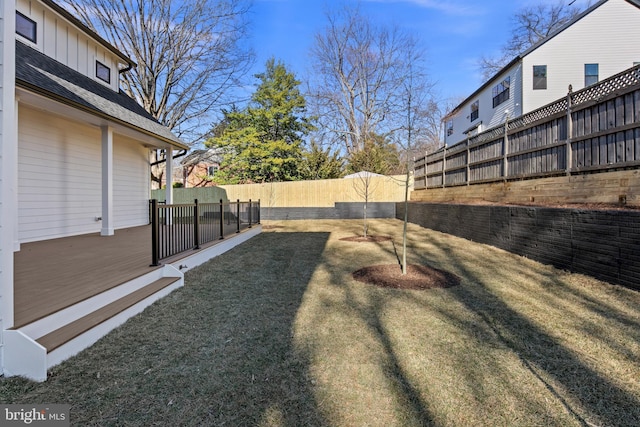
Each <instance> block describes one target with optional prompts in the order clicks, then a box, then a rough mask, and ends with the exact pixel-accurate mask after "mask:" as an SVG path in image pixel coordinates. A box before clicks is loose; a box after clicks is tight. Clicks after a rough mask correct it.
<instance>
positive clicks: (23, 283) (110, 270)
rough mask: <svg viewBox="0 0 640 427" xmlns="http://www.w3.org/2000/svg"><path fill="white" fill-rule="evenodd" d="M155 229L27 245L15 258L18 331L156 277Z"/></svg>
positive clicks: (134, 229) (88, 235)
mask: <svg viewBox="0 0 640 427" xmlns="http://www.w3.org/2000/svg"><path fill="white" fill-rule="evenodd" d="M150 264H151V227H150V226H143V227H134V228H128V229H121V230H116V232H115V235H113V236H108V237H104V236H100V235H99V233H95V234H87V235H82V236H75V237H65V238H61V239H53V240H47V241H42V242H33V243H25V244H22V245H21V249H20V251H19V252H16V253H15V280H14V286H15V288H14V310H15V311H14V327H16V328H17V327H21V326H23V325H26V324H28V323H31V322H33V321H35V320H37V319H40V318H42V317H44V316H47V315H49V314H51V313H55V312H56V311H59V310H61V309H63V308H65V307H68V306H70V305H72V304H74V303H77V302H80V301H83V300H85V299H87V298H89V297H92V296H94V295H97V294H99V293H101V292H104V291H106V290H108V289H111V288H113V287H115V286H118V285H120V284H122V283H125V282H127V281H129V280H132V279H134V278H136V277H139V276H142V275H144V274H146V273H149V272H151V271H152V270H153V269H155V268H159V267H150Z"/></svg>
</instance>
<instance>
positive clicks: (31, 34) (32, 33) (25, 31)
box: [16, 12, 37, 43]
mask: <svg viewBox="0 0 640 427" xmlns="http://www.w3.org/2000/svg"><path fill="white" fill-rule="evenodd" d="M36 28H37V27H36V22H35V21H33V20H31V19H29V18H27V17H26V16H24V15H23V14H21V13H20V12H16V33H17V34H19V35H21V36H22V37H24V38H25V39H27V40H29V41H32V42H34V43H36V40H37V39H36Z"/></svg>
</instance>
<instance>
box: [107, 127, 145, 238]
mask: <svg viewBox="0 0 640 427" xmlns="http://www.w3.org/2000/svg"><path fill="white" fill-rule="evenodd" d="M113 158H114V159H113V206H114V209H113V214H114V227H115V228H125V227H136V226H139V225H145V224H148V223H149V194H150V176H151V171H150V168H149V150H148V149H146V148H145V147H144V146H142V145H140V144H139V143H137V142H136V141H134V140H132V139H129V138H124V137H121V136H119V135H114V143H113Z"/></svg>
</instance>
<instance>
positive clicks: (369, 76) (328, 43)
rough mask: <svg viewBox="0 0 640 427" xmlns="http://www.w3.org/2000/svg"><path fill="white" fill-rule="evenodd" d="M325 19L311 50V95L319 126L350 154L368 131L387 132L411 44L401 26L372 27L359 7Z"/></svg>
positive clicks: (367, 135) (361, 145)
mask: <svg viewBox="0 0 640 427" xmlns="http://www.w3.org/2000/svg"><path fill="white" fill-rule="evenodd" d="M327 22H328V24H327V27H326V28H325V30H324V32H322V33H319V34H317V35H316V38H315V45H314V47H313V48H312V57H313V60H314V69H315V72H316V73H315V77H316V79H317V80H315V81H314V82H312V83H311V88H310V95H311V96H310V98H311V100H312V101H313V102H314V105H315V107H316V112H317V115H318V117H319V120H320V122H321V126H319V127H320V128H322V129H324V130H325V132H329V133H331V134H332V135H333V140H334V142H335V143H336V144H339V145H340V146H341V147H342V148H343V149H344V150H345V152H346V154H347V155H350V154H352V153H354V152H358V151H360V150H362V149H363V148H364V142H365V140H366V138H369V137H370V136H371V135H374V134H387V133H388V130H389V129H388V128H385V126H386V125H387V124H388V123H390V122H389V120H388V118H389V114H390V113H391V109H392V108H393V107H394V105H397V104H398V101H397V99H398V97H399V96H400V95H399V91H398V88H399V87H400V85H401V82H402V78H401V76H403V75H406V72H405V71H403V70H406V67H407V65H408V64H407V63H406V62H405V55H404V53H405V52H407V51H408V50H410V49H412V48H414V47H415V45H414V44H413V40H412V39H411V37H409V35H408V34H407V33H405V32H403V31H401V30H400V29H399V27H397V26H391V27H382V26H375V25H373V24H372V23H371V22H370V21H369V20H368V19H367V17H365V16H363V15H362V14H361V13H360V11H359V9H350V8H345V9H343V10H341V11H339V12H337V13H336V12H334V13H328V14H327Z"/></svg>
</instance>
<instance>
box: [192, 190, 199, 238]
mask: <svg viewBox="0 0 640 427" xmlns="http://www.w3.org/2000/svg"><path fill="white" fill-rule="evenodd" d="M194 203H195V206H194V207H193V243H194V248H193V249H200V214H199V212H198V199H195V201H194Z"/></svg>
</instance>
